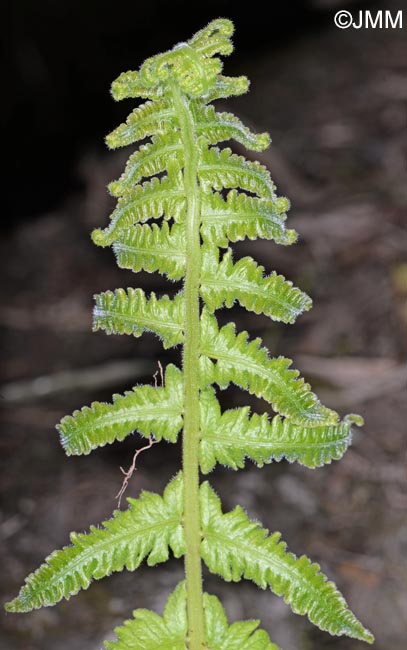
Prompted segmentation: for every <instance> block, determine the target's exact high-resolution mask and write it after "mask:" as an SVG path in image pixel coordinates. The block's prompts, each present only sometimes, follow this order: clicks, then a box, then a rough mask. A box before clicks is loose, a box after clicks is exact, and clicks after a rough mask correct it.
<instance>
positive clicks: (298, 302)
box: [200, 246, 312, 323]
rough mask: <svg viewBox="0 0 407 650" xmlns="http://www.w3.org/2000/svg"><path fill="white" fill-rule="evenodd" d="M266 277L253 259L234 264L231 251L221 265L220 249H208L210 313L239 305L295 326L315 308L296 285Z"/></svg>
mask: <svg viewBox="0 0 407 650" xmlns="http://www.w3.org/2000/svg"><path fill="white" fill-rule="evenodd" d="M263 273H264V267H263V266H259V265H258V264H256V262H255V261H254V260H253V259H252V258H251V257H244V258H242V259H240V260H239V261H238V262H237V263H236V264H233V257H232V251H231V250H228V251H227V252H226V253H225V254H224V255H223V258H222V260H221V262H219V252H218V249H216V248H213V247H209V246H205V247H204V248H203V257H202V275H201V289H200V291H201V296H202V298H203V299H204V301H205V304H206V306H207V308H208V310H209V311H214V310H215V309H220V308H221V307H222V306H223V305H225V307H232V306H233V304H234V302H235V301H237V302H239V303H240V304H241V305H242V307H245V308H246V309H248V310H249V311H254V312H255V313H256V314H260V313H262V314H265V315H266V316H269V317H270V318H272V319H273V320H275V321H283V322H284V323H294V321H295V320H296V318H297V316H299V315H300V314H302V313H303V312H304V311H308V310H309V309H310V308H311V305H312V301H311V299H310V298H309V297H308V296H307V294H306V293H304V292H303V291H300V289H297V288H296V287H294V286H293V284H292V282H289V281H287V280H286V279H285V278H284V277H283V276H282V275H277V273H275V272H273V273H272V274H271V275H269V276H264V275H263Z"/></svg>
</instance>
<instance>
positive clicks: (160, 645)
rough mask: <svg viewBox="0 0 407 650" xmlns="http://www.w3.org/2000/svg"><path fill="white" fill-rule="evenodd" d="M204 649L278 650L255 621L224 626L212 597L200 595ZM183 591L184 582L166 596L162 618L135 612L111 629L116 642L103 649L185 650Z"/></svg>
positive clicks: (219, 604) (223, 620)
mask: <svg viewBox="0 0 407 650" xmlns="http://www.w3.org/2000/svg"><path fill="white" fill-rule="evenodd" d="M203 600H204V617H205V628H206V642H205V648H207V650H242V649H243V648H244V650H278V648H277V646H276V645H275V644H274V643H271V641H270V639H269V636H268V634H267V633H266V632H265V631H264V630H258V629H257V628H258V626H259V621H239V622H236V623H232V624H231V625H229V624H228V621H227V618H226V614H225V610H224V609H223V607H222V605H221V603H220V601H219V599H218V598H216V596H210V595H209V594H204V596H203ZM187 628H188V619H187V592H186V584H185V581H183V582H181V583H180V584H179V585H177V587H176V588H175V589H174V591H173V592H172V594H170V596H169V598H168V601H167V603H166V605H165V608H164V613H163V616H159V615H158V614H155V613H154V612H151V611H149V610H147V609H136V610H135V611H134V612H133V618H132V619H130V620H128V621H125V623H124V624H123V625H122V626H120V627H118V628H116V629H115V634H116V636H117V641H106V642H105V650H164V649H165V650H188V638H187V637H188V629H187Z"/></svg>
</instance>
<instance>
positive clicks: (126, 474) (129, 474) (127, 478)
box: [115, 436, 158, 508]
mask: <svg viewBox="0 0 407 650" xmlns="http://www.w3.org/2000/svg"><path fill="white" fill-rule="evenodd" d="M157 442H158V440H154V438H153V436H150V437H149V442H148V445H145V446H144V447H141V449H137V451H136V452H135V454H134V456H133V462H132V464H131V465H130V467H129V469H128V470H127V472H126V470H125V469H123V467H121V468H120V471H121V472H122V474H124V480H123V483H122V486H121V488H120V490H119V492H118V493H117V494H116V496H115V499H118V504H117V507H118V508H120V504H121V501H122V496H123V494H124V493H125V491H126V490H127V486H128V484H129V481H130V479H131V477H132V476H133V474H134V472H135V471H136V462H137V457H138V456H139V454H141V452H142V451H146V449H150V448H151V447H152V446H153V445H156V444H157Z"/></svg>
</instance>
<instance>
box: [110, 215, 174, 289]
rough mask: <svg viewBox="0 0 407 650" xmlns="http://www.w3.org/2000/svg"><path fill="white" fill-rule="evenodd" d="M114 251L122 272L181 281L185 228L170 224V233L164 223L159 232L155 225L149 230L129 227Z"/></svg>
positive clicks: (146, 225)
mask: <svg viewBox="0 0 407 650" xmlns="http://www.w3.org/2000/svg"><path fill="white" fill-rule="evenodd" d="M113 250H114V252H115V254H116V259H117V263H118V265H119V266H120V268H122V269H131V270H132V271H134V272H135V273H137V272H138V271H141V269H144V271H148V272H149V273H153V272H154V271H158V272H159V273H161V274H162V275H166V276H167V277H168V278H169V279H170V280H180V279H181V278H182V277H184V275H185V265H186V241H185V228H184V227H183V226H181V225H179V224H176V223H175V224H173V226H172V228H171V230H170V228H169V226H168V223H167V222H166V221H164V222H163V224H162V226H161V228H159V226H157V224H156V223H153V224H152V226H151V227H150V226H149V225H148V224H143V225H140V224H137V225H136V226H131V227H130V228H127V229H126V230H122V231H121V232H120V233H119V235H118V236H117V238H116V240H115V242H114V243H113Z"/></svg>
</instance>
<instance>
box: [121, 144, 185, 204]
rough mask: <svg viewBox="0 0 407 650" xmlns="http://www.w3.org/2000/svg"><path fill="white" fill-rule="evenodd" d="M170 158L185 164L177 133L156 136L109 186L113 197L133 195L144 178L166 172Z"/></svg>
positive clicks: (130, 159)
mask: <svg viewBox="0 0 407 650" xmlns="http://www.w3.org/2000/svg"><path fill="white" fill-rule="evenodd" d="M170 158H171V159H175V160H177V161H178V164H179V165H180V166H181V165H182V164H183V146H182V143H181V141H180V137H179V135H178V134H177V132H176V131H175V132H174V133H172V134H169V135H167V136H166V137H163V136H160V135H158V136H155V137H153V138H152V142H151V143H148V144H143V145H141V147H140V148H139V149H138V150H137V151H136V152H135V153H134V154H133V155H131V156H130V158H129V159H128V161H127V164H126V168H125V170H124V172H123V174H122V175H121V176H120V178H119V180H118V181H113V182H112V183H110V184H109V185H108V188H109V192H110V193H111V194H112V195H113V196H122V195H123V194H125V193H126V192H130V193H131V192H132V190H133V188H134V186H135V185H136V184H137V183H139V182H140V181H141V179H142V178H146V177H148V176H154V175H155V174H160V173H161V172H163V171H165V170H166V169H167V167H168V161H169V159H170Z"/></svg>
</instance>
